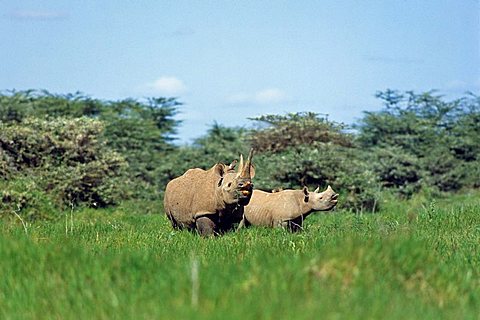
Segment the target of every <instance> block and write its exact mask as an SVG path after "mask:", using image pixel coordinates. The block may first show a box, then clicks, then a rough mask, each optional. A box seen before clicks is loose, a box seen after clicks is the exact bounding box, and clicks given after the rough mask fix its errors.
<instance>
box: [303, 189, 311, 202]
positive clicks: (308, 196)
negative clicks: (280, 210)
mask: <svg viewBox="0 0 480 320" xmlns="http://www.w3.org/2000/svg"><path fill="white" fill-rule="evenodd" d="M302 191H303V195H304V196H305V198H303V201H305V202H308V199H309V198H310V195H309V193H308V187H307V186H304V187H303V190H302Z"/></svg>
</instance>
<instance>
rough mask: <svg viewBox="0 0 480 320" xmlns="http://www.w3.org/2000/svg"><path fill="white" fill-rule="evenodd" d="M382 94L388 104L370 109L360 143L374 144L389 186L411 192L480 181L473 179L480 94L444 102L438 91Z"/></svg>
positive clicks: (478, 154) (479, 144)
mask: <svg viewBox="0 0 480 320" xmlns="http://www.w3.org/2000/svg"><path fill="white" fill-rule="evenodd" d="M377 97H378V98H380V99H382V100H383V102H384V109H383V110H381V111H378V112H365V116H364V118H363V119H362V120H361V122H360V124H359V125H358V126H357V129H358V131H359V135H358V142H359V143H360V145H361V147H362V148H368V149H370V153H371V154H372V156H373V158H372V163H373V164H374V169H375V171H376V172H377V173H378V176H379V178H380V180H381V182H382V184H383V186H384V187H387V188H394V189H397V190H399V191H401V192H402V193H404V194H405V195H411V194H412V193H413V192H415V191H417V190H418V189H419V188H421V187H422V186H425V187H433V188H436V189H438V190H440V191H454V190H459V189H460V188H462V187H468V186H478V182H474V181H471V179H470V178H469V177H471V174H472V173H475V172H477V173H478V172H479V160H480V141H479V139H478V136H479V133H480V121H479V119H480V104H479V98H478V97H477V96H475V95H473V94H469V95H467V96H466V97H463V98H461V99H456V100H453V101H444V99H443V97H442V96H439V95H435V94H434V92H426V93H422V94H416V93H414V92H411V91H408V92H406V93H400V92H398V91H393V90H386V91H384V92H379V93H377ZM477 176H478V175H477Z"/></svg>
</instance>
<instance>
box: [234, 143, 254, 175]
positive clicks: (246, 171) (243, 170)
mask: <svg viewBox="0 0 480 320" xmlns="http://www.w3.org/2000/svg"><path fill="white" fill-rule="evenodd" d="M252 158H253V148H252V149H250V153H249V154H248V158H247V161H246V162H245V164H243V156H242V155H240V165H239V166H238V176H239V177H241V178H253V175H255V169H254V168H253V165H252ZM252 171H253V172H252Z"/></svg>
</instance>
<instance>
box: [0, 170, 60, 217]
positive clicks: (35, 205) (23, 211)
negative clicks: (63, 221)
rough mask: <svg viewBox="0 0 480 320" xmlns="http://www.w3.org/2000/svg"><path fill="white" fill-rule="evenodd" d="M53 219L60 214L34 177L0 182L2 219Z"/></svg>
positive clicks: (0, 213)
mask: <svg viewBox="0 0 480 320" xmlns="http://www.w3.org/2000/svg"><path fill="white" fill-rule="evenodd" d="M15 214H18V215H20V216H22V217H24V218H26V219H28V220H38V219H53V218H55V217H56V216H58V215H59V214H60V212H59V210H58V209H57V207H56V205H55V203H54V202H53V201H52V198H51V197H50V196H49V195H48V194H47V193H46V192H45V191H44V190H43V189H42V188H41V187H40V186H39V184H38V183H37V182H36V179H35V178H33V177H17V178H16V179H13V180H8V181H7V180H0V217H4V218H5V217H10V218H15Z"/></svg>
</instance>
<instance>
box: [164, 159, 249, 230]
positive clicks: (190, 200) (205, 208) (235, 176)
mask: <svg viewBox="0 0 480 320" xmlns="http://www.w3.org/2000/svg"><path fill="white" fill-rule="evenodd" d="M252 157H253V150H250V154H249V155H248V158H247V161H246V162H245V163H243V156H240V163H239V166H238V171H237V172H235V164H236V161H234V162H232V164H230V165H229V166H227V165H225V164H223V163H217V164H216V165H214V166H213V167H212V168H210V169H209V170H203V169H198V168H195V169H189V170H187V172H185V173H184V174H183V175H182V176H180V177H178V178H175V179H173V180H171V181H170V182H169V183H168V184H167V187H166V189H165V197H164V208H165V213H166V215H167V217H168V219H169V220H170V221H171V223H172V226H173V228H174V229H189V230H191V231H194V230H197V231H198V233H199V234H200V235H202V236H208V235H213V234H222V233H224V232H226V231H229V230H232V229H233V228H234V224H235V223H239V222H240V221H241V220H242V217H243V209H244V206H245V205H247V204H248V202H249V201H250V198H251V197H252V190H253V184H252V178H253V177H254V176H255V169H254V167H253V164H252Z"/></svg>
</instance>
